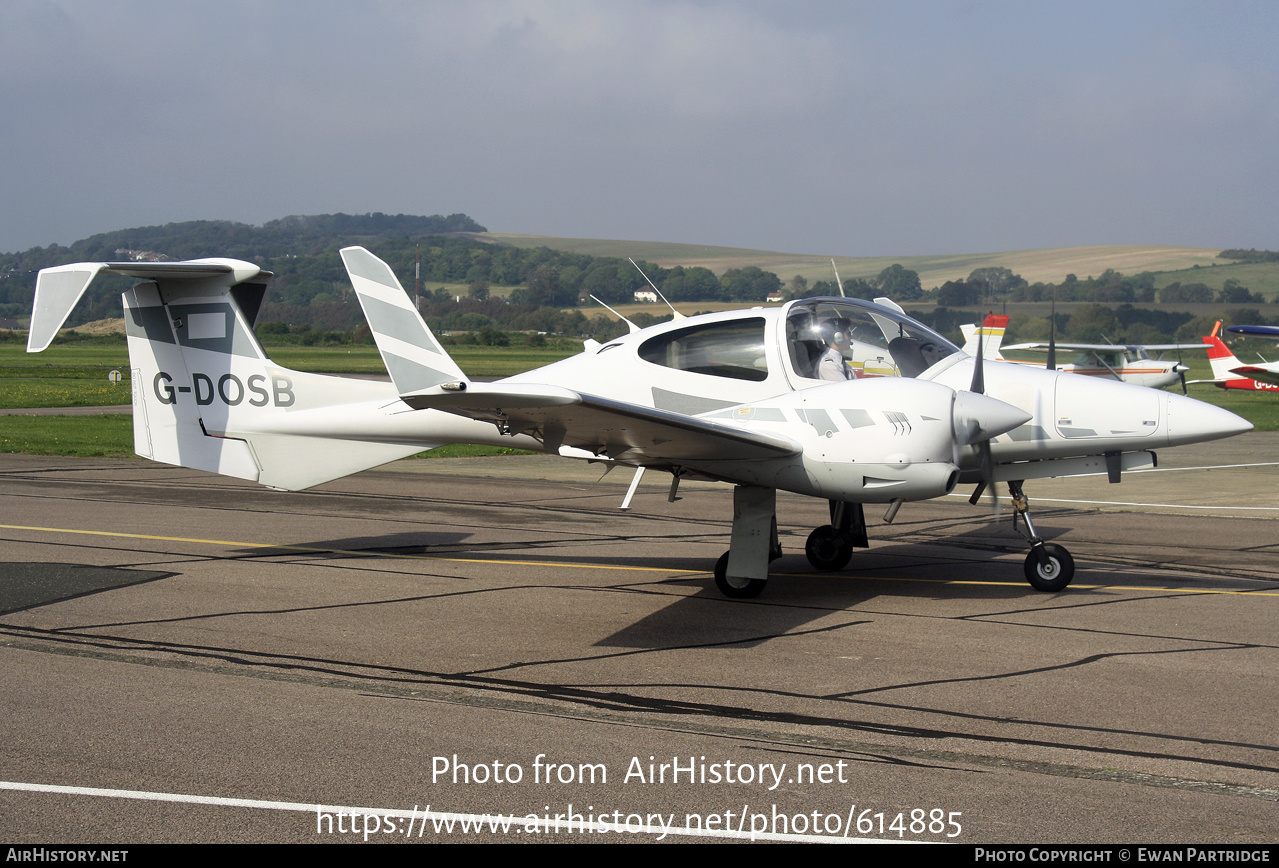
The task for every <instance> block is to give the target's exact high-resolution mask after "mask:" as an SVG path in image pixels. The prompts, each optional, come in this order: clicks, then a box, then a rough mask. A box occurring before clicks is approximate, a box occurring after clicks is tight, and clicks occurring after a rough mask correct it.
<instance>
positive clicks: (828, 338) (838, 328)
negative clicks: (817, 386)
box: [816, 317, 857, 382]
mask: <svg viewBox="0 0 1279 868" xmlns="http://www.w3.org/2000/svg"><path fill="white" fill-rule="evenodd" d="M852 325H853V324H852V322H851V321H850V320H848V319H846V318H844V317H840V318H837V319H835V318H832V319H828V320H823V321H822V322H820V323H818V325H817V329H816V331H817V333H818V334H819V335H821V338H822V340H823V341H824V342H825V343H826V351H825V352H823V353H822V357H821V359H819V360H818V362H817V377H818V379H821V380H831V381H835V382H838V381H840V380H855V379H857V375H856V373H855V372H854V371H853V369H852V368H850V367H849V366H848V364H847V363H846V362H845V361H844V353H846V352H851V350H852V344H851V342H850V341H849V330H850V329H851V328H852Z"/></svg>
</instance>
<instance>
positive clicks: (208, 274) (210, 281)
mask: <svg viewBox="0 0 1279 868" xmlns="http://www.w3.org/2000/svg"><path fill="white" fill-rule="evenodd" d="M261 273H262V269H260V268H258V267H257V266H256V265H254V264H253V263H251V262H241V261H240V260H238V259H197V260H193V261H191V262H76V263H72V264H71V265H59V266H57V267H55V268H43V269H41V270H40V275H39V276H38V277H37V278H36V295H35V302H34V304H33V305H32V308H31V330H30V332H29V333H28V335H27V352H29V353H39V352H43V351H44V350H45V349H47V348H48V346H49V344H50V343H52V341H53V339H54V338H55V337H57V334H58V330H59V329H61V328H62V324H63V323H64V322H66V321H67V317H69V316H70V315H71V311H72V310H74V309H75V306H76V304H77V303H78V302H79V301H80V297H81V296H83V295H84V291H85V290H86V289H88V288H89V284H90V283H92V282H93V279H94V278H95V277H97V276H98V275H99V274H117V275H122V276H124V277H136V278H140V279H142V280H154V281H157V282H158V283H161V284H164V283H168V282H170V281H181V282H182V283H184V284H191V285H195V286H198V287H199V288H200V289H201V290H205V289H209V290H216V289H219V288H221V289H226V288H229V287H231V286H233V285H235V284H237V283H241V282H243V281H246V280H249V279H250V278H253V277H256V276H258V275H259V274H261Z"/></svg>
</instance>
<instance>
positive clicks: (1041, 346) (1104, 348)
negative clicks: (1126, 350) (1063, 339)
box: [1004, 342, 1123, 353]
mask: <svg viewBox="0 0 1279 868" xmlns="http://www.w3.org/2000/svg"><path fill="white" fill-rule="evenodd" d="M1055 346H1056V347H1057V349H1059V350H1078V351H1079V352H1081V353H1082V352H1098V353H1113V352H1115V351H1116V350H1122V349H1123V347H1122V346H1116V345H1115V344H1063V343H1057V344H1055ZM1004 349H1006V350H1037V351H1041V352H1045V353H1046V352H1048V344H1047V343H1035V342H1033V343H1028V344H1013V345H1012V346H1007V347H1004Z"/></svg>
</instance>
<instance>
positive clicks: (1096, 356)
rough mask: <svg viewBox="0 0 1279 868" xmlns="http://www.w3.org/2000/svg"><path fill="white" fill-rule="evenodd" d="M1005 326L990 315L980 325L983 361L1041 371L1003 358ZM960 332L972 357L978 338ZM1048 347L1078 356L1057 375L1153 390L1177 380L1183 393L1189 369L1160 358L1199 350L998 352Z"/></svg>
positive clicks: (1119, 347) (973, 330) (966, 329)
mask: <svg viewBox="0 0 1279 868" xmlns="http://www.w3.org/2000/svg"><path fill="white" fill-rule="evenodd" d="M1007 325H1008V317H1007V316H1003V315H1000V314H990V315H989V316H987V317H986V319H985V321H984V322H983V323H982V328H981V329H980V331H981V335H980V337H982V339H983V346H984V348H985V353H986V358H988V359H996V360H998V361H1001V362H1011V363H1013V364H1016V365H1032V366H1038V367H1043V363H1041V362H1028V361H1019V360H1016V359H1005V358H1004V356H1003V354H1002V352H1001V348H1000V343H1001V342H1002V341H1003V337H1004V329H1005V328H1006V327H1007ZM960 330H961V331H962V332H963V334H964V339H965V340H966V341H967V343H966V344H965V345H964V352H966V353H968V354H969V355H972V354H974V353H975V352H976V349H975V348H976V345H977V340H978V337H979V335H978V331H979V330H978V328H977V326H975V325H964V326H960ZM1050 347H1052V348H1054V349H1057V350H1073V351H1076V352H1080V353H1082V355H1080V356H1079V357H1078V358H1076V359H1075V360H1074V361H1073V362H1070V363H1068V364H1064V365H1056V366H1055V367H1056V369H1057V370H1059V371H1065V372H1067V373H1071V374H1083V375H1084V376H1088V377H1105V378H1107V379H1112V380H1122V381H1123V382H1125V383H1133V384H1135V385H1138V386H1150V387H1151V388H1155V389H1162V388H1164V387H1165V386H1171V385H1172V384H1173V383H1176V382H1177V381H1179V380H1180V381H1181V382H1182V391H1185V378H1186V371H1188V370H1190V369H1189V368H1188V367H1186V366H1185V365H1183V364H1181V363H1180V362H1179V361H1176V360H1173V359H1165V358H1163V355H1164V354H1165V353H1169V352H1173V351H1177V352H1181V351H1182V350H1202V349H1203V346H1202V345H1200V344H1064V343H1060V342H1057V341H1052V342H1051V343H1039V342H1035V343H1025V344H1013V345H1012V346H1008V347H1003V348H1002V349H1005V350H1035V351H1040V352H1047V351H1048V350H1049V348H1050ZM1152 352H1155V353H1159V358H1151V356H1150V354H1151V353H1152Z"/></svg>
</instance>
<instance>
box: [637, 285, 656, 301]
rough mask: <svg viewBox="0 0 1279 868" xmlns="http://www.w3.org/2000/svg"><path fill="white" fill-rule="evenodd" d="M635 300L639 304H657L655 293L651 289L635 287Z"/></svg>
mask: <svg viewBox="0 0 1279 868" xmlns="http://www.w3.org/2000/svg"><path fill="white" fill-rule="evenodd" d="M635 300H636V301H637V302H640V303H641V304H657V293H655V292H653V290H651V289H637V290H635Z"/></svg>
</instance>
